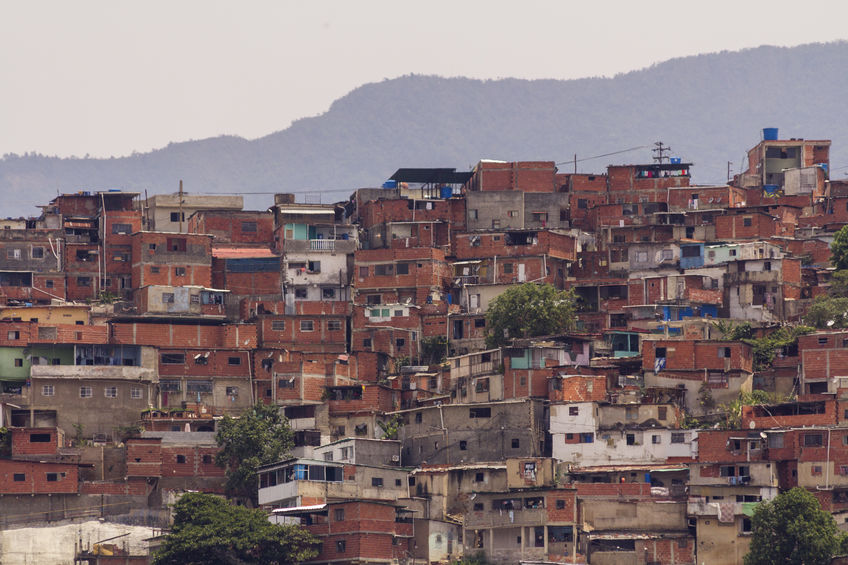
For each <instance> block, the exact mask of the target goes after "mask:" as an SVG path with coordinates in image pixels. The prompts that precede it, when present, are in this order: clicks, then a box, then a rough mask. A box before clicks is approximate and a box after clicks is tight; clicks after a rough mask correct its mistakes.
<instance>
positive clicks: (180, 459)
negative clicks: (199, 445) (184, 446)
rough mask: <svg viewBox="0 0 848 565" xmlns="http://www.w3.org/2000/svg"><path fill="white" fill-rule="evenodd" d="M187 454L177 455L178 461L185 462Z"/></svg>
mask: <svg viewBox="0 0 848 565" xmlns="http://www.w3.org/2000/svg"><path fill="white" fill-rule="evenodd" d="M185 462H186V456H185V455H177V463H185Z"/></svg>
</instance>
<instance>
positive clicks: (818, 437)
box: [804, 434, 823, 447]
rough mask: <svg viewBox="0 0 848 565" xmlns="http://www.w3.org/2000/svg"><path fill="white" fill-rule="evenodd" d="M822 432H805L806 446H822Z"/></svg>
mask: <svg viewBox="0 0 848 565" xmlns="http://www.w3.org/2000/svg"><path fill="white" fill-rule="evenodd" d="M822 445H823V440H822V434H804V447H821V446H822Z"/></svg>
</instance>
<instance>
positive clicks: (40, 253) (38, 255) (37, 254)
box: [30, 247, 44, 259]
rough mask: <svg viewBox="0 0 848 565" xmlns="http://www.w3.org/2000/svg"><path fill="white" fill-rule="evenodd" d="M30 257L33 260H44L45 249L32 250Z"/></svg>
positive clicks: (35, 248)
mask: <svg viewBox="0 0 848 565" xmlns="http://www.w3.org/2000/svg"><path fill="white" fill-rule="evenodd" d="M30 256H31V257H32V258H33V259H43V258H44V248H43V247H33V248H32V249H31V250H30Z"/></svg>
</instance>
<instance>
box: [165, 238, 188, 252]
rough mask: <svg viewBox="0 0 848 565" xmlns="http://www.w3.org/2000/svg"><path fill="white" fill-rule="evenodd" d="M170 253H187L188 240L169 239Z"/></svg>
mask: <svg viewBox="0 0 848 565" xmlns="http://www.w3.org/2000/svg"><path fill="white" fill-rule="evenodd" d="M167 244H168V251H176V252H179V253H185V250H186V240H185V238H184V237H169V238H168V239H167Z"/></svg>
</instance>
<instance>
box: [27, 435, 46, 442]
mask: <svg viewBox="0 0 848 565" xmlns="http://www.w3.org/2000/svg"><path fill="white" fill-rule="evenodd" d="M50 441H51V438H50V434H29V442H30V443H50Z"/></svg>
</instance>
